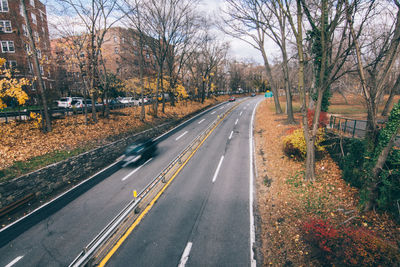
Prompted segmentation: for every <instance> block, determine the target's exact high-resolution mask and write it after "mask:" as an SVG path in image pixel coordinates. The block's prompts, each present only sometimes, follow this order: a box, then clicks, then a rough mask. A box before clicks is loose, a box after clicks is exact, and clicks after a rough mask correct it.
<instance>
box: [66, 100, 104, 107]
mask: <svg viewBox="0 0 400 267" xmlns="http://www.w3.org/2000/svg"><path fill="white" fill-rule="evenodd" d="M86 105H87V107H88V108H89V107H92V99H86ZM84 106H85V101H84V100H83V99H77V100H73V101H72V102H71V107H74V108H83V107H84ZM95 106H96V107H100V106H102V104H100V103H97V102H96V103H95Z"/></svg>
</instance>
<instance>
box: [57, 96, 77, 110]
mask: <svg viewBox="0 0 400 267" xmlns="http://www.w3.org/2000/svg"><path fill="white" fill-rule="evenodd" d="M77 100H83V98H82V97H63V98H61V99H60V100H58V101H57V106H58V107H59V108H71V107H72V101H77Z"/></svg>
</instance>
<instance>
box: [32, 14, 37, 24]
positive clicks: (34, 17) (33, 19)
mask: <svg viewBox="0 0 400 267" xmlns="http://www.w3.org/2000/svg"><path fill="white" fill-rule="evenodd" d="M31 16H32V23H33V24H35V25H36V24H37V20H36V15H35V14H33V13H31Z"/></svg>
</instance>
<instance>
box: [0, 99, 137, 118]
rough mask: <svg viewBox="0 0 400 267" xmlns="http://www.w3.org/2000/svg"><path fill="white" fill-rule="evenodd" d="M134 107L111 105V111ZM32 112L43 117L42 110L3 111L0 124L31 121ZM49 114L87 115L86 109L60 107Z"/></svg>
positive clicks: (0, 115)
mask: <svg viewBox="0 0 400 267" xmlns="http://www.w3.org/2000/svg"><path fill="white" fill-rule="evenodd" d="M132 106H134V104H133V103H129V104H123V103H119V104H114V105H110V110H114V109H122V108H126V107H132ZM102 108H103V105H102V104H100V105H96V111H97V112H99V111H101V110H102ZM87 111H88V113H91V112H92V106H88V107H87ZM31 112H33V113H39V114H41V115H42V116H43V114H42V112H43V110H42V109H31V110H28V109H23V110H17V111H2V112H0V122H5V123H8V122H10V121H12V120H20V121H24V120H31V118H30V114H31ZM49 112H50V115H51V116H52V117H55V116H73V115H76V114H84V113H85V108H84V107H81V108H60V107H56V108H49Z"/></svg>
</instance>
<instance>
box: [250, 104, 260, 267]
mask: <svg viewBox="0 0 400 267" xmlns="http://www.w3.org/2000/svg"><path fill="white" fill-rule="evenodd" d="M258 103H260V102H258ZM258 103H257V105H256V106H255V107H254V109H253V114H252V115H251V120H250V127H249V137H250V138H249V150H250V151H249V153H250V157H249V158H250V163H249V164H250V166H249V169H250V174H249V210H250V214H249V216H250V266H251V267H256V266H257V262H256V259H255V258H254V244H255V242H256V232H255V226H254V214H253V201H254V195H253V194H254V188H253V187H254V172H253V171H254V166H253V156H254V147H253V145H254V138H253V124H254V116H255V114H256V109H257V106H258Z"/></svg>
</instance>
